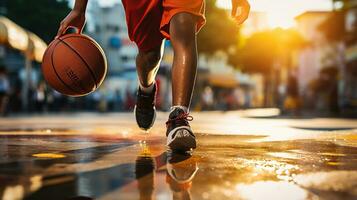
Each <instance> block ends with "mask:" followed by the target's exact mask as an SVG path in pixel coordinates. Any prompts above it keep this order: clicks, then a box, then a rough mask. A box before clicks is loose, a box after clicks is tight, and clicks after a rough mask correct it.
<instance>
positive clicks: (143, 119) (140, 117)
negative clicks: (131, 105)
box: [135, 108, 156, 130]
mask: <svg viewBox="0 0 357 200" xmlns="http://www.w3.org/2000/svg"><path fill="white" fill-rule="evenodd" d="M155 118H156V112H155V109H153V110H152V111H140V110H139V109H138V108H135V119H136V123H137V124H138V126H139V128H141V129H144V130H148V129H150V128H151V127H152V126H153V124H154V122H155Z"/></svg>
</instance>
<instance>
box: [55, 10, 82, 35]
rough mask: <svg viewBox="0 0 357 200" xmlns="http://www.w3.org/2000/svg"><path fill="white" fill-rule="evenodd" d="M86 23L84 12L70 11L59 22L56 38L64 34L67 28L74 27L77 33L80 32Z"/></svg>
mask: <svg viewBox="0 0 357 200" xmlns="http://www.w3.org/2000/svg"><path fill="white" fill-rule="evenodd" d="M85 22H86V17H85V12H81V11H77V10H72V11H71V12H70V13H69V14H68V15H67V16H66V17H65V18H64V19H63V20H62V22H61V24H60V27H59V29H58V32H57V36H56V38H58V37H59V36H61V35H62V34H64V33H65V32H66V30H67V29H68V27H75V28H77V29H78V32H79V33H80V32H82V30H83V27H84V24H85Z"/></svg>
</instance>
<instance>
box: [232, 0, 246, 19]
mask: <svg viewBox="0 0 357 200" xmlns="http://www.w3.org/2000/svg"><path fill="white" fill-rule="evenodd" d="M249 12H250V5H249V2H248V1H247V0H232V17H233V18H234V19H235V20H236V22H237V23H238V24H242V23H243V22H244V21H245V20H246V19H247V18H248V16H249Z"/></svg>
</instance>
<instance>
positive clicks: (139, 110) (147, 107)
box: [134, 84, 156, 130]
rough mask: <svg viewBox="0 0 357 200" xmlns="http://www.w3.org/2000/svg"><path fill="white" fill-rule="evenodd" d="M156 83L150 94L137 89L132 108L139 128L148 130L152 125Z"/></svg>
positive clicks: (154, 115) (154, 114) (154, 113)
mask: <svg viewBox="0 0 357 200" xmlns="http://www.w3.org/2000/svg"><path fill="white" fill-rule="evenodd" d="M155 96H156V84H155V85H154V90H153V91H152V93H151V94H145V93H143V92H142V91H141V90H140V87H139V89H138V92H137V94H136V105H135V108H134V113H135V119H136V123H137V124H138V126H139V127H140V128H141V129H144V130H148V129H150V128H151V127H152V125H153V124H154V121H155V117H156V109H155Z"/></svg>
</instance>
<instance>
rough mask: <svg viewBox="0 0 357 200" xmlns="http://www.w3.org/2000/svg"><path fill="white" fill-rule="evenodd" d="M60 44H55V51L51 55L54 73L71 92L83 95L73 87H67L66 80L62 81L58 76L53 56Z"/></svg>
mask: <svg viewBox="0 0 357 200" xmlns="http://www.w3.org/2000/svg"><path fill="white" fill-rule="evenodd" d="M58 44H59V42H58V43H57V44H55V46H54V47H53V51H52V53H51V65H52V68H53V71H54V72H55V74H56V76H57V78H58V79H59V80H60V81H61V82H62V83H63V85H65V86H66V87H67V88H68V89H69V90H71V91H72V92H74V93H81V92H78V91H77V90H75V89H73V88H72V87H71V86H69V85H67V83H66V82H65V81H64V80H62V78H61V76H59V74H58V72H57V70H56V67H55V65H54V63H53V60H54V59H53V54H54V52H55V50H56V47H57V45H58Z"/></svg>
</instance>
